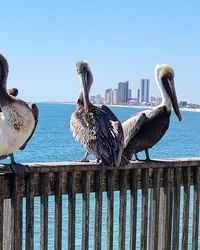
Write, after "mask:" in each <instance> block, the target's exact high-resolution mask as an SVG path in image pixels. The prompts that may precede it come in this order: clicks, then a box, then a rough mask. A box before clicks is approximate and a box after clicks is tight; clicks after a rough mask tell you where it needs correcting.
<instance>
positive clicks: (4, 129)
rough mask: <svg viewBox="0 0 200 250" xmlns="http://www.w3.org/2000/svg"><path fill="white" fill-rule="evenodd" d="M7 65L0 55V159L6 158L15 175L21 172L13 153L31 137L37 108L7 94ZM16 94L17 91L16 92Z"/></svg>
mask: <svg viewBox="0 0 200 250" xmlns="http://www.w3.org/2000/svg"><path fill="white" fill-rule="evenodd" d="M7 77H8V63H7V60H6V59H5V58H4V56H3V55H1V54H0V109H1V112H0V159H5V158H7V157H8V156H9V157H10V159H11V168H12V170H13V172H14V173H15V174H20V173H22V172H23V170H21V169H20V168H18V167H17V164H16V163H15V160H14V155H13V153H14V152H15V151H16V150H17V149H21V150H22V149H24V148H25V146H26V144H27V142H28V141H29V140H30V138H31V136H32V135H33V133H34V131H35V128H36V125H37V121H38V108H37V106H36V105H35V104H30V105H28V104H26V103H25V102H24V101H22V100H20V99H17V98H15V97H14V95H16V94H17V93H16V92H15V93H14V95H13V96H12V95H10V94H9V93H8V92H7ZM17 92H18V91H17ZM21 171H22V172H21Z"/></svg>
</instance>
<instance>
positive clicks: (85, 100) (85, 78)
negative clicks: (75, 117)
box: [80, 71, 90, 113]
mask: <svg viewBox="0 0 200 250" xmlns="http://www.w3.org/2000/svg"><path fill="white" fill-rule="evenodd" d="M80 79H81V83H82V88H83V103H84V109H85V112H86V113H87V112H88V110H89V104H90V101H89V95H88V72H87V71H83V72H81V73H80Z"/></svg>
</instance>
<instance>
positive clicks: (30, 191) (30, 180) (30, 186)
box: [26, 174, 34, 250]
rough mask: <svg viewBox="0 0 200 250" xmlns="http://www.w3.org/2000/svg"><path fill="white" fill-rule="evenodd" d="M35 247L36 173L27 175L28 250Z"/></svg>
mask: <svg viewBox="0 0 200 250" xmlns="http://www.w3.org/2000/svg"><path fill="white" fill-rule="evenodd" d="M33 249H34V175H33V174H31V175H30V174H29V175H27V177H26V250H33Z"/></svg>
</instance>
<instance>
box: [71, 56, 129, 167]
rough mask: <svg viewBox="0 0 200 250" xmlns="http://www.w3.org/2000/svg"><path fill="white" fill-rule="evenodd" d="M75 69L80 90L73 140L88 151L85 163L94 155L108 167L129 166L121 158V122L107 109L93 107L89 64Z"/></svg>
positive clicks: (78, 64)
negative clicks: (88, 157) (78, 77)
mask: <svg viewBox="0 0 200 250" xmlns="http://www.w3.org/2000/svg"><path fill="white" fill-rule="evenodd" d="M76 68H77V72H78V74H79V76H80V81H81V90H80V95H79V98H78V100H77V109H76V111H75V112H74V113H73V114H72V116H71V121H70V125H71V130H72V132H73V135H74V137H75V138H76V139H77V140H78V141H79V142H80V143H81V144H82V145H83V146H84V147H85V148H86V151H87V153H86V155H85V157H84V158H83V159H82V161H87V156H88V155H89V154H92V155H94V156H95V157H96V158H97V161H99V160H101V162H102V164H103V165H106V166H119V165H122V166H124V165H126V164H128V161H127V159H126V158H125V157H123V156H122V150H123V142H124V136H123V130H122V125H121V123H120V121H119V120H118V119H117V117H116V116H115V115H114V114H113V112H112V111H111V110H110V109H109V108H108V107H107V106H105V105H103V106H102V107H96V106H94V105H93V104H92V103H90V101H89V91H90V88H91V85H92V82H93V76H92V72H91V70H90V67H89V65H88V63H87V62H86V61H83V60H82V61H79V62H78V63H77V64H76Z"/></svg>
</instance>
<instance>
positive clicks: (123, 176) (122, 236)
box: [118, 170, 127, 250]
mask: <svg viewBox="0 0 200 250" xmlns="http://www.w3.org/2000/svg"><path fill="white" fill-rule="evenodd" d="M126 187H127V170H122V171H120V207H119V248H118V249H119V250H125V240H126Z"/></svg>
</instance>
